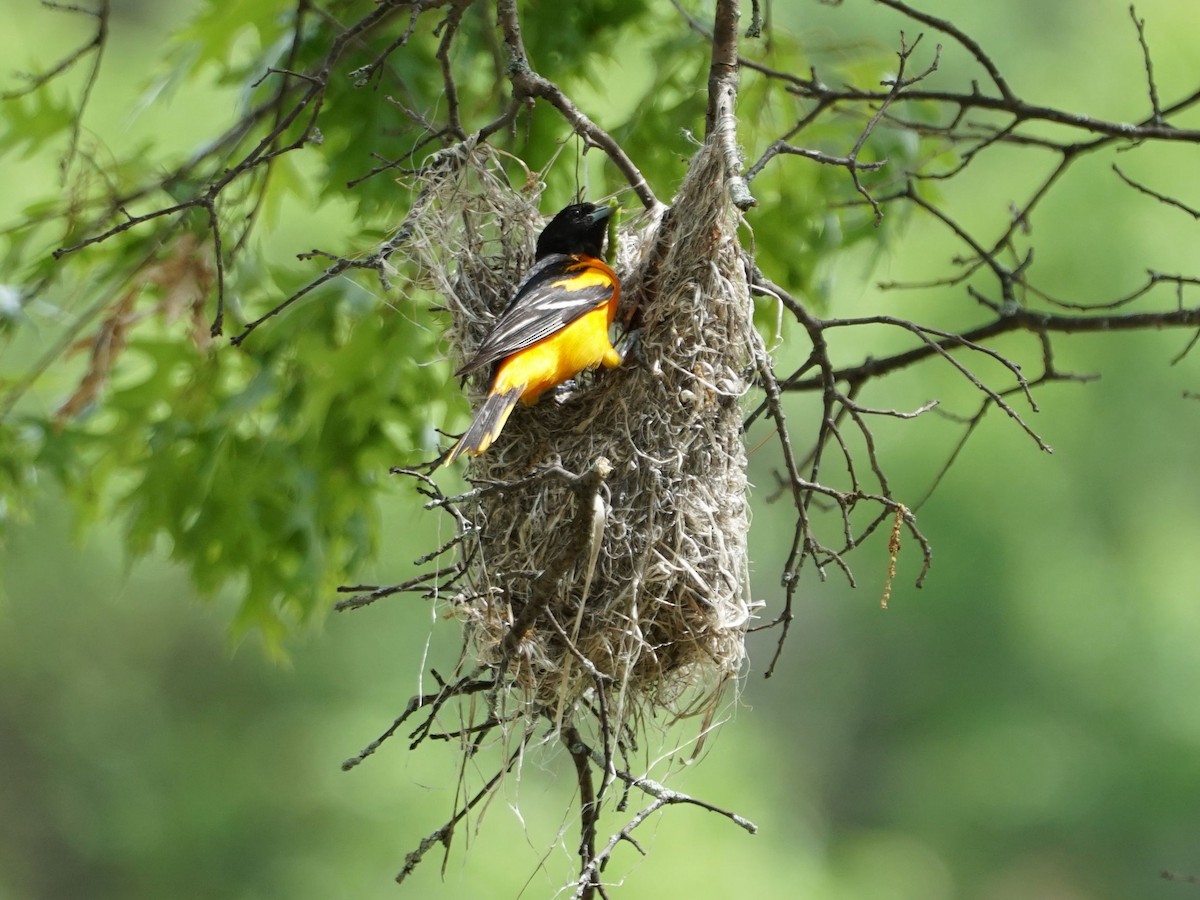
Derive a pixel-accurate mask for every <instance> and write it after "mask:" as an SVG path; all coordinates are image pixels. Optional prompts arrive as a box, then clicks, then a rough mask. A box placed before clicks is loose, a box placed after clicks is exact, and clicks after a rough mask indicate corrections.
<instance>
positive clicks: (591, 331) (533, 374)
mask: <svg viewBox="0 0 1200 900" xmlns="http://www.w3.org/2000/svg"><path fill="white" fill-rule="evenodd" d="M616 311H617V292H616V290H614V291H613V298H612V300H610V301H609V302H608V303H606V304H604V306H599V307H597V308H596V309H594V310H592V311H591V312H588V313H585V314H584V315H582V316H580V317H579V318H578V319H576V320H575V321H574V322H572V323H571V324H569V325H567V326H566V327H565V328H563V329H562V330H561V331H557V332H555V333H554V334H552V335H550V336H549V337H547V338H543V339H542V340H540V341H538V342H537V343H536V344H531V345H530V346H528V347H526V348H525V349H524V350H519V351H518V352H516V353H514V354H513V355H512V356H510V357H508V358H507V359H505V360H504V361H503V362H501V363H500V366H499V368H498V369H497V370H496V378H495V380H494V381H493V382H492V393H497V392H500V391H506V390H511V389H512V388H515V387H521V388H522V390H521V402H523V403H525V404H532V403H536V402H537V401H538V398H539V397H541V396H542V394H543V393H545V392H546V391H548V390H549V389H550V388H552V387H554V386H556V385H559V384H562V383H563V382H564V381H566V380H567V379H568V378H574V377H575V376H576V375H578V374H579V373H580V372H582V371H584V370H585V369H591V368H593V367H595V366H598V365H601V364H603V365H604V366H607V367H610V368H611V367H612V366H616V365H619V364H620V362H621V356H620V354H619V353H617V351H616V350H615V349H614V348H613V345H612V343H611V342H610V341H609V339H608V327H609V325H611V324H612V320H613V317H614V316H615V315H616Z"/></svg>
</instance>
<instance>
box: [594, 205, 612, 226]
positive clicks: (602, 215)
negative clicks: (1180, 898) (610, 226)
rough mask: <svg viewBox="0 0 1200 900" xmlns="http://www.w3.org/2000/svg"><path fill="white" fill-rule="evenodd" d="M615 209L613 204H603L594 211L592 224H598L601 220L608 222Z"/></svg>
mask: <svg viewBox="0 0 1200 900" xmlns="http://www.w3.org/2000/svg"><path fill="white" fill-rule="evenodd" d="M612 214H613V210H612V207H611V206H601V207H600V208H599V209H597V210H596V211H595V212H594V213H592V224H593V225H598V224H600V223H601V222H606V221H608V219H609V218H610V217H611V216H612Z"/></svg>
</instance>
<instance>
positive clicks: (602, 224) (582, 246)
mask: <svg viewBox="0 0 1200 900" xmlns="http://www.w3.org/2000/svg"><path fill="white" fill-rule="evenodd" d="M611 215H612V209H611V208H609V207H607V206H596V205H595V204H594V203H573V204H571V205H570V206H568V207H566V208H565V209H563V210H561V211H559V213H558V215H556V216H555V217H554V218H553V219H551V220H550V224H549V225H547V226H546V227H545V228H544V229H543V230H542V233H541V235H540V236H539V237H538V242H537V258H538V259H541V258H542V257H544V256H549V255H550V254H552V253H566V254H568V255H570V254H575V253H582V254H586V255H587V256H596V257H598V256H600V252H601V249H602V248H603V246H604V234H605V231H606V229H607V228H608V218H609V216H611Z"/></svg>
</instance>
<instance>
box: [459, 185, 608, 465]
mask: <svg viewBox="0 0 1200 900" xmlns="http://www.w3.org/2000/svg"><path fill="white" fill-rule="evenodd" d="M611 215H612V209H611V208H610V207H607V206H597V205H595V204H592V203H573V204H571V205H570V206H567V207H565V208H564V209H562V210H560V211H559V212H558V213H557V214H556V215H555V216H554V218H553V219H551V220H550V222H549V224H548V225H546V227H545V228H544V229H543V230H542V233H541V234H540V235H539V236H538V240H537V249H536V251H535V253H534V262H533V265H532V266H531V267H530V269H529V271H528V272H527V273H526V274H525V277H524V278H523V279H521V283H520V284H519V285H518V286H517V289H516V293H515V294H514V295H513V298H512V300H510V301H509V303H508V306H507V307H505V309H504V311H503V312H502V313H500V316H499V317H498V318H497V319H496V322H495V323H494V324H493V325H492V327H491V330H490V331H488V333H487V335H486V336H485V337H484V339H483V341H482V342H481V343H480V345H479V347H478V349H477V350H476V351H475V355H474V356H472V357H471V358H470V359H469V360H467V362H465V363H464V364H463V365H462V366H461V367H460V368H459V369H458V371H457V372H455V373H454V374H455V377H460V376H466V375H470V374H471V373H472V372H477V371H480V370H482V369H483V368H484V367H486V366H492V365H494V369H493V372H492V376H491V383H490V387H489V388H488V395H487V398H486V399H485V400H484V401H483V405H482V406H480V407H479V409H478V410H477V411H476V412H475V416H474V418H473V419H472V421H471V424H470V426H469V427H468V428H467V430H466V431H465V432H464V433H463V435H462V437H461V438H459V439H458V441H457V442H456V443H455V444H454V446H452V447H451V448H450V449H449V450H448V451H446V454H445V456H444V457H443V458H442V462H441V465H443V466H448V465H450V463H452V462H454V460H456V459H457V458H458V457H459V456H460V455H461V454H463V453H467V454H470V455H472V456H478V455H479V454H481V453H483V452H484V451H485V450H487V448H488V447H490V446H491V445H492V442H493V441H495V440H496V438H497V437H499V435H500V432H501V430H502V429H503V428H504V424H505V423H506V422H507V421H508V417H509V415H510V414H511V413H512V411H513V409H514V407H515V406H516V405H517V403H518V402H521V403H523V404H525V405H526V406H532V405H533V404H535V403H537V401H538V400H539V399H540V398H541V396H542V395H543V394H544V393H545V392H546V391H548V390H550V389H551V388H553V387H556V386H557V385H560V384H562V383H563V382H564V381H567V380H568V379H570V378H574V377H575V376H576V375H578V374H579V373H580V372H583V371H585V370H587V369H593V368H595V367H597V366H604V367H605V368H610V369H611V368H615V367H616V366H619V365H620V364H621V362H622V358H621V354H620V353H618V352H617V350H616V348H615V347H613V345H612V342H611V340H610V339H609V336H608V330H609V326H610V325H612V322H613V319H614V318H615V316H616V313H617V305H618V303H619V302H620V298H621V286H620V282H619V281H618V279H617V274H616V273H615V272H614V271H613V270H612V269H611V268H610V267H609V266H608V264H607V263H605V262H604V260H603V259H601V253H602V251H603V247H604V238H605V234H606V231H607V226H608V220H609V218H610V217H611Z"/></svg>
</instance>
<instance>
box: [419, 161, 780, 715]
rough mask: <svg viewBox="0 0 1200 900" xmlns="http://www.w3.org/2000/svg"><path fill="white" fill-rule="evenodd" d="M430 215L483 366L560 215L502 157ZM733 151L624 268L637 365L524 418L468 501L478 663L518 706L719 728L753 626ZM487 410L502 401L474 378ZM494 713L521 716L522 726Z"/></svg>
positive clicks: (463, 322) (444, 269)
mask: <svg viewBox="0 0 1200 900" xmlns="http://www.w3.org/2000/svg"><path fill="white" fill-rule="evenodd" d="M423 196H424V199H425V200H426V201H427V203H426V204H425V206H424V209H423V210H422V215H420V216H417V217H413V219H412V220H410V221H412V222H413V225H414V229H415V231H416V232H417V233H415V234H414V241H413V244H414V245H415V247H416V252H417V254H418V255H417V261H418V262H419V263H421V264H423V268H424V270H425V272H426V273H427V275H428V276H429V278H428V280H427V286H428V287H431V288H434V289H436V290H438V291H439V292H440V293H441V294H442V296H443V297H445V298H446V302H447V305H448V307H449V309H450V311H451V315H452V320H453V321H452V327H451V330H450V335H449V337H450V343H451V346H452V350H453V353H454V356H456V357H457V358H458V359H459V360H462V359H466V358H469V357H470V356H471V354H472V351H473V350H474V348H475V347H476V346H477V345H478V342H479V341H480V339H481V338H482V336H483V334H484V333H485V332H486V331H487V329H488V326H489V325H490V323H491V322H492V320H493V318H494V317H495V315H496V314H497V313H498V312H499V311H500V310H501V309H502V308H503V307H504V305H505V304H506V303H507V302H508V300H509V298H510V297H511V295H512V293H513V290H514V288H515V286H516V284H517V282H518V280H519V278H520V274H521V272H522V271H523V270H524V269H525V268H526V267H527V266H528V265H529V264H530V262H531V260H532V258H533V245H534V241H535V238H536V236H537V233H538V231H539V230H540V228H541V227H542V225H543V223H544V220H543V219H542V218H541V217H540V216H539V215H538V212H537V200H538V197H536V196H533V195H532V194H527V195H522V194H519V193H517V192H514V191H513V190H512V189H511V188H510V187H508V186H507V182H506V181H504V180H503V178H502V176H501V175H500V174H499V166H498V163H497V158H496V156H495V155H494V153H493V151H491V150H489V149H487V148H476V149H473V150H470V151H469V155H468V157H467V158H466V159H465V160H463V161H462V164H461V165H456V166H453V167H452V170H451V171H448V172H445V173H444V174H443V175H442V176H441V177H439V178H437V179H434V180H430V181H428V182H427V187H426V188H425V191H424V193H423ZM737 223H738V216H737V213H736V210H734V208H733V207H732V205H731V204H730V202H729V197H728V193H727V191H726V189H725V172H724V169H723V165H722V159H721V156H720V154H719V153H717V152H713V151H711V150H710V149H707V148H705V149H702V150H701V152H700V155H699V156H698V157H697V159H696V160H695V161H694V163H693V165H692V167H691V171H690V174H689V175H688V177H687V179H686V180H685V182H684V184H683V186H682V188H681V190H680V193H679V196H678V198H677V199H676V203H675V207H674V209H673V210H672V211H671V212H668V213H667V214H666V215H663V214H662V212H661V211H659V213H658V214H657V215H652V214H647V215H646V216H643V217H642V219H641V220H640V221H637V222H635V223H633V225H632V226H630V227H629V228H627V229H623V230H622V231H621V234H620V238H619V259H618V262H617V265H616V269H617V271H618V274H619V275H620V277H621V283H622V291H623V297H624V298H625V301H626V302H632V303H637V304H638V305H639V308H640V309H641V315H642V319H643V327H642V331H641V335H640V340H639V341H638V343H637V347H636V349H635V350H633V352H631V353H630V354H629V355H628V357H627V359H626V361H625V363H624V364H623V365H621V366H620V367H618V368H616V369H613V370H610V371H606V372H603V373H599V374H596V375H585V376H583V377H581V378H580V379H579V380H578V381H577V382H576V383H574V384H573V385H569V386H567V387H566V389H561V390H560V391H559V392H558V393H557V394H554V395H547V396H546V397H544V398H543V399H542V401H541V403H539V404H538V405H536V406H534V407H530V408H525V407H518V408H517V409H516V410H515V411H514V413H513V415H512V417H511V419H510V420H509V422H508V424H507V426H506V427H505V429H504V432H503V434H502V435H501V436H500V438H499V439H498V440H497V441H496V443H495V444H494V445H492V447H491V448H489V449H488V450H487V452H486V453H484V454H483V455H481V456H479V457H476V458H473V459H472V460H471V462H470V468H469V469H468V477H469V479H470V480H471V482H472V483H473V484H474V485H475V486H476V489H475V490H474V491H472V492H469V493H468V494H466V495H464V496H463V497H462V498H460V500H459V501H458V502H457V504H456V506H457V513H456V518H457V520H458V521H459V523H460V528H461V529H463V530H464V531H466V532H470V533H469V534H468V536H467V537H466V538H465V539H464V540H463V542H462V544H461V548H462V552H463V554H464V557H465V559H466V561H467V566H468V571H467V573H466V575H465V578H464V579H463V580H462V581H460V582H459V587H460V592H459V593H458V595H457V596H456V597H454V598H453V604H454V607H455V609H456V610H457V612H458V613H459V614H460V615H461V617H462V618H463V620H464V621H465V623H466V629H467V637H468V641H467V647H468V650H467V653H468V654H471V655H473V656H474V659H473V660H469V661H465V662H468V663H477V664H480V665H483V666H485V667H488V668H490V669H492V670H493V671H495V670H497V669H500V670H503V673H504V677H503V679H502V680H503V682H504V683H505V684H506V685H507V688H506V689H505V691H504V692H503V694H504V695H505V696H502V697H501V698H500V699H499V701H498V703H499V704H500V705H502V706H504V707H506V708H507V713H512V712H514V708H513V707H514V706H516V707H517V708H518V709H524V710H525V711H527V712H529V713H532V714H533V715H534V716H542V715H547V716H550V717H551V718H552V720H553V721H555V722H557V723H562V722H563V721H566V720H571V719H572V717H573V716H574V714H575V713H576V712H577V711H581V710H582V707H581V704H583V705H584V706H586V707H587V708H588V709H590V710H591V711H592V712H593V713H596V712H597V711H599V712H600V713H601V714H603V715H604V716H605V717H606V720H607V721H606V723H605V725H604V727H605V728H608V727H615V729H616V731H617V733H620V732H621V729H622V727H623V726H625V725H627V724H628V723H630V722H632V721H633V720H634V719H635V718H638V717H640V716H642V715H643V714H644V713H647V712H649V713H653V712H657V711H660V710H661V711H665V712H667V713H668V714H670V715H671V716H672V717H674V716H677V715H683V714H689V713H695V712H702V711H711V710H712V708H713V707H712V703H714V702H715V701H716V699H717V697H718V695H719V691H720V688H721V686H722V685H724V684H726V683H728V682H729V681H730V680H731V679H733V678H734V677H735V676H736V675H737V673H738V671H739V670H740V668H741V665H742V662H743V659H744V655H745V648H744V637H745V632H746V628H747V625H748V623H749V621H750V619H751V611H752V604H751V602H750V596H749V567H748V560H747V551H746V536H747V531H748V528H749V510H748V505H747V497H746V492H747V482H746V474H745V472H746V456H745V451H744V448H743V446H742V434H741V424H742V418H743V410H742V405H741V399H742V397H743V395H744V394H745V392H746V390H747V388H748V375H749V372H750V366H751V364H752V363H751V361H752V347H753V342H754V341H757V340H758V338H757V335H756V333H755V332H754V329H753V324H752V304H751V300H750V294H749V290H748V287H747V281H746V270H745V263H744V259H743V255H742V252H741V248H740V246H739V244H738V241H737V235H736V228H737ZM470 387H471V399H472V401H473V403H476V404H477V403H478V402H479V401H480V400H481V398H482V396H483V395H484V393H485V392H486V390H487V384H486V383H485V381H484V380H483V379H479V380H477V381H473V383H472V384H471V385H470ZM501 712H502V711H501V710H496V709H494V710H493V713H494V714H498V715H499V717H500V718H502V719H503V718H506V717H507V716H506V715H504V714H501Z"/></svg>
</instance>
